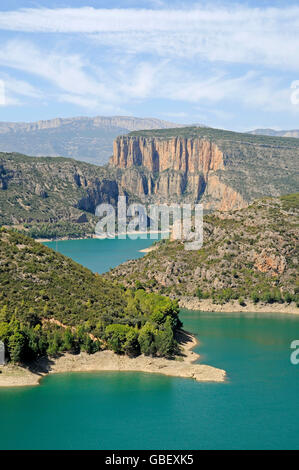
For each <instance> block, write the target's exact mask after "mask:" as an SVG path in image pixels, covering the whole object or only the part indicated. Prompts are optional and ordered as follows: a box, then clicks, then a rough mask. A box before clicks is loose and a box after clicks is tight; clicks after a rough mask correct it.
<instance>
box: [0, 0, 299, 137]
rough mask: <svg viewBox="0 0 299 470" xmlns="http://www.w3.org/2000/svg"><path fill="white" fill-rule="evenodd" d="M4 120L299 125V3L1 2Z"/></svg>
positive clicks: (241, 127)
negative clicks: (104, 119) (112, 118)
mask: <svg viewBox="0 0 299 470" xmlns="http://www.w3.org/2000/svg"><path fill="white" fill-rule="evenodd" d="M0 40H1V48H0V120H1V121H27V122H28V121H36V120H40V119H52V118H55V117H71V116H96V115H104V116H111V115H122V116H138V117H155V118H160V119H164V120H168V121H172V122H177V123H182V124H192V123H196V124H198V123H203V124H205V125H208V126H212V127H219V128H224V129H231V130H238V131H246V130H250V129H255V128H260V127H263V128H265V127H266V128H270V127H271V128H274V129H298V128H299V120H298V118H299V53H298V51H299V2H298V0H296V1H293V0H289V1H288V0H284V1H280V0H277V1H274V0H272V1H267V0H259V1H258V0H248V1H242V2H241V1H239V2H238V1H237V2H235V1H224V0H223V1H218V0H213V1H200V0H199V1H197V2H194V1H192V0H189V1H188V0H186V1H178V0H172V1H171V2H168V1H164V0H152V1H142V0H138V1H134V0H131V1H130V0H129V1H117V0H110V1H108V0H107V1H101V0H99V1H96V0H85V1H80V0H62V1H59V2H58V1H55V0H54V1H53V0H52V1H48V0H34V1H33V0H32V1H23V0H9V1H6V0H1V3H0Z"/></svg>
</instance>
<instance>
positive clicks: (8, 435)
mask: <svg viewBox="0 0 299 470" xmlns="http://www.w3.org/2000/svg"><path fill="white" fill-rule="evenodd" d="M151 242H152V240H136V241H132V240H77V241H72V240H71V241H66V242H59V246H58V249H59V251H61V252H62V253H64V254H66V255H68V256H71V257H72V258H73V259H75V260H76V261H78V262H81V263H82V264H84V265H85V266H87V267H89V268H90V269H92V270H93V271H97V272H102V271H105V270H107V269H109V268H110V267H112V266H113V265H114V266H115V265H116V264H119V263H121V262H123V261H125V260H126V259H128V258H130V257H137V256H141V253H139V251H138V250H139V249H141V248H145V247H146V246H149V245H150V244H151ZM54 244H55V243H54ZM48 245H50V246H53V245H51V244H48ZM181 318H182V320H183V321H184V326H185V328H186V329H187V330H189V331H191V332H192V333H194V334H195V335H197V337H198V338H199V340H200V344H199V346H198V347H197V348H196V350H197V351H198V352H199V353H200V354H201V358H200V360H201V361H202V362H204V363H207V364H210V365H214V366H216V367H220V368H223V369H225V370H226V371H227V374H228V381H227V383H221V384H217V383H198V382H194V381H193V380H191V379H180V378H174V377H166V376H162V375H161V376H160V375H156V374H144V373H137V372H136V373H132V372H101V373H72V374H60V375H53V376H51V377H46V378H45V379H43V380H42V382H41V385H40V386H37V387H27V388H25V387H24V388H21V389H19V388H15V389H13V388H11V389H2V390H1V389H0V424H1V426H0V448H1V449H299V439H298V436H299V406H298V398H299V365H298V366H294V365H292V364H291V363H290V352H291V350H290V343H291V342H292V340H294V339H299V318H298V316H287V315H270V314H262V315H254V314H252V315H250V314H241V315H238V314H223V313H203V312H191V311H186V310H185V311H182V313H181Z"/></svg>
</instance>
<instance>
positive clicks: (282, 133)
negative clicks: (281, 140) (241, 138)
mask: <svg viewBox="0 0 299 470" xmlns="http://www.w3.org/2000/svg"><path fill="white" fill-rule="evenodd" d="M248 134H254V135H270V136H273V137H296V138H299V129H293V130H291V131H275V130H274V129H254V131H250V132H248Z"/></svg>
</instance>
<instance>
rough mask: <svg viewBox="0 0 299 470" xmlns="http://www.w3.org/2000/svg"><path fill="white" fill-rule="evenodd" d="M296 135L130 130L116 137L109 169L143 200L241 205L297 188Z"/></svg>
mask: <svg viewBox="0 0 299 470" xmlns="http://www.w3.org/2000/svg"><path fill="white" fill-rule="evenodd" d="M298 162H299V141H298V140H297V139H289V138H286V137H284V138H281V137H275V136H274V137H266V136H256V135H254V136H253V135H250V134H241V133H235V132H230V131H224V130H220V129H211V128H203V127H188V128H183V129H160V130H144V131H138V132H131V133H130V134H129V135H126V136H121V137H118V138H117V139H116V140H115V142H114V152H113V157H111V159H110V168H113V169H117V175H118V181H119V183H120V186H121V187H123V188H125V189H126V191H128V192H129V193H131V194H133V195H135V196H136V197H137V198H139V199H141V200H142V201H144V202H150V203H161V202H162V203H172V202H181V203H184V202H191V203H192V202H193V203H194V202H198V201H200V202H202V203H203V205H204V208H205V209H206V210H209V211H211V210H222V211H228V210H231V209H240V208H243V207H245V206H246V205H247V204H248V203H249V202H251V201H253V200H254V199H258V198H260V197H263V196H272V197H277V196H279V195H282V194H288V193H291V192H296V191H298V190H299V186H298V176H297V175H298V171H299V168H298Z"/></svg>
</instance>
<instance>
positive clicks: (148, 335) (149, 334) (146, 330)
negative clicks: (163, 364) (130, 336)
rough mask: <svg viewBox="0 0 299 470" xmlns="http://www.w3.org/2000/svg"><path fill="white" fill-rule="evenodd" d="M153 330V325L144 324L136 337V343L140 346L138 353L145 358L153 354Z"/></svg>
mask: <svg viewBox="0 0 299 470" xmlns="http://www.w3.org/2000/svg"><path fill="white" fill-rule="evenodd" d="M154 341H155V328H154V326H153V324H151V323H149V322H146V324H145V325H144V326H143V327H142V328H141V329H140V332H139V335H138V343H139V346H140V351H141V353H142V354H145V355H146V356H150V355H153V354H155V352H156V346H155V343H154Z"/></svg>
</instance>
